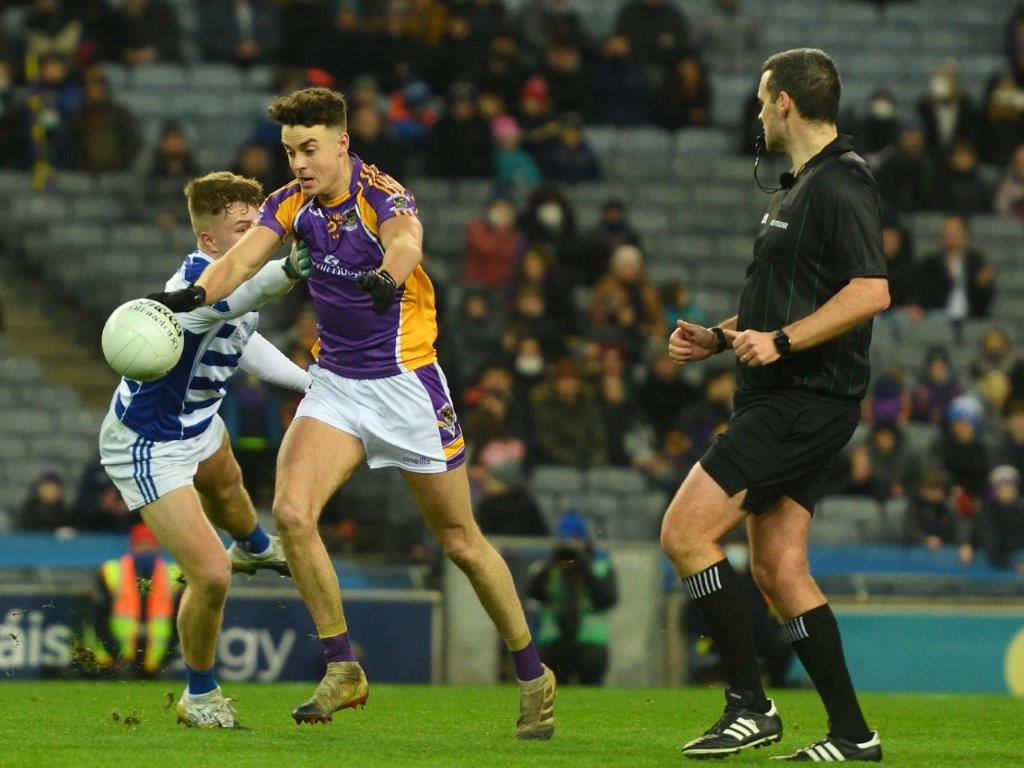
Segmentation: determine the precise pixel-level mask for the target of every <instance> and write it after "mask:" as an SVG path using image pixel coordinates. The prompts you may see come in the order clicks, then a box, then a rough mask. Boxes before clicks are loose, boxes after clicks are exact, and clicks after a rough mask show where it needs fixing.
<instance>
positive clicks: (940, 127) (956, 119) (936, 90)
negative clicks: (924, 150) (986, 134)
mask: <svg viewBox="0 0 1024 768" xmlns="http://www.w3.org/2000/svg"><path fill="white" fill-rule="evenodd" d="M917 112H918V115H919V116H920V117H921V119H922V120H923V121H924V125H925V141H926V143H927V146H928V149H929V150H930V151H931V152H932V153H933V155H934V156H936V157H942V156H944V155H946V154H948V153H949V151H950V150H951V149H952V148H953V144H954V143H955V142H956V140H957V139H968V140H970V141H972V142H973V141H975V140H976V139H977V136H976V130H977V126H976V115H975V112H974V106H973V105H972V104H971V99H970V96H969V95H968V94H967V92H966V91H965V90H963V89H962V88H961V87H960V83H959V80H958V79H957V66H956V62H955V61H949V62H946V63H945V64H943V65H941V66H939V67H938V68H937V69H936V70H935V72H934V73H933V74H932V79H931V84H930V85H929V87H928V92H927V93H925V94H924V95H923V96H922V97H921V99H920V100H919V101H918V104H917Z"/></svg>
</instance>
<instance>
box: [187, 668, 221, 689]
mask: <svg viewBox="0 0 1024 768" xmlns="http://www.w3.org/2000/svg"><path fill="white" fill-rule="evenodd" d="M185 675H186V676H187V677H188V692H189V693H190V694H191V695H192V696H200V695H202V694H204V693H209V692H210V691H212V690H213V689H214V688H216V687H217V679H216V678H215V677H214V676H213V667H210V668H209V669H208V670H206V671H205V672H200V671H198V670H195V669H192V667H190V666H189V665H188V664H186V665H185Z"/></svg>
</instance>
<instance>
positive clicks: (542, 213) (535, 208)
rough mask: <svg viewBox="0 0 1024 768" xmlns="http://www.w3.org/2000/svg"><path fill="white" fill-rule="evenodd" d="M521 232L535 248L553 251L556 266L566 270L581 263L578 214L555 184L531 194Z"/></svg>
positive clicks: (542, 186) (542, 187)
mask: <svg viewBox="0 0 1024 768" xmlns="http://www.w3.org/2000/svg"><path fill="white" fill-rule="evenodd" d="M521 229H522V231H523V234H525V235H526V239H527V241H528V242H529V243H530V245H531V246H535V245H544V246H546V247H547V248H549V249H550V251H551V256H552V259H553V260H554V263H556V264H558V265H560V266H566V267H568V266H571V265H572V264H575V263H578V259H579V257H578V255H577V249H578V248H579V246H580V243H579V238H578V236H577V233H576V214H575V213H574V212H573V209H572V206H571V205H570V203H569V200H568V199H567V198H566V196H565V194H563V193H562V191H561V190H560V189H559V188H558V187H557V186H555V185H554V184H542V185H541V186H539V187H537V188H536V189H535V190H534V191H533V194H531V195H530V199H529V200H528V201H527V203H526V212H525V213H524V214H523V217H522V226H521Z"/></svg>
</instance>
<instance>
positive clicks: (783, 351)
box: [772, 328, 793, 357]
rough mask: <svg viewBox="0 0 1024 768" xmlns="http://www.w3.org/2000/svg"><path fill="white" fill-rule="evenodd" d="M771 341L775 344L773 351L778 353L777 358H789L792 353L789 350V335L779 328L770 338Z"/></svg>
mask: <svg viewBox="0 0 1024 768" xmlns="http://www.w3.org/2000/svg"><path fill="white" fill-rule="evenodd" d="M772 341H774V342H775V351H776V352H778V353H779V357H789V355H790V353H791V352H792V351H793V350H791V349H790V348H789V334H788V333H786V332H785V331H784V330H782V329H781V328H779V330H777V331H776V332H775V335H774V336H772Z"/></svg>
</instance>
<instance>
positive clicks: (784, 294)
mask: <svg viewBox="0 0 1024 768" xmlns="http://www.w3.org/2000/svg"><path fill="white" fill-rule="evenodd" d="M840 90H841V84H840V80H839V73H838V72H837V71H836V67H835V64H834V63H833V62H832V59H831V58H829V56H828V55H827V54H826V53H824V52H822V51H820V50H816V49H809V48H801V49H796V50H791V51H785V52H783V53H778V54H775V55H774V56H772V57H770V58H769V59H768V60H767V61H765V63H764V66H763V67H762V74H761V82H760V85H759V87H758V91H757V97H758V100H759V101H760V102H761V113H760V115H759V118H760V120H761V123H762V125H763V127H764V137H763V142H764V145H765V146H766V147H767V149H768V150H770V151H774V152H782V153H785V154H787V155H789V158H790V160H791V161H792V169H791V171H790V173H787V174H783V176H782V178H781V179H780V187H779V188H778V189H777V190H774V192H773V194H772V197H771V202H770V204H769V206H768V211H767V212H766V213H765V214H764V218H763V219H762V220H761V228H760V231H759V232H758V235H757V239H756V240H755V241H754V252H753V261H752V262H751V263H750V266H749V267H748V268H747V278H746V283H745V285H744V287H743V292H742V294H741V295H740V301H739V314H738V315H736V316H734V317H731V318H729V319H728V320H726V321H724V322H722V323H721V324H719V325H718V326H717V327H714V328H702V327H700V326H695V325H692V324H689V323H685V322H683V321H678V323H677V325H678V328H676V330H675V331H674V332H673V333H672V336H671V339H670V340H669V354H670V356H671V357H672V359H673V360H674V361H675V362H676V363H678V364H679V365H683V364H685V363H691V362H694V361H697V360H703V359H704V358H707V357H709V356H711V355H713V354H715V353H717V352H723V351H725V350H726V349H727V348H731V350H732V351H733V352H734V354H735V355H736V361H737V371H738V377H737V378H738V383H739V386H738V390H737V393H736V398H735V410H734V413H733V416H732V419H731V420H730V421H729V425H728V428H727V429H726V431H725V432H724V433H722V434H721V435H720V436H719V437H718V438H717V440H716V441H715V442H714V444H713V445H712V446H711V447H710V448H709V449H708V452H707V453H706V454H705V455H704V456H703V457H702V458H701V460H700V463H699V464H697V465H696V466H694V468H693V469H692V470H691V472H690V474H689V475H688V476H687V478H686V480H685V481H683V484H682V486H681V487H680V489H679V491H678V493H677V494H676V496H675V498H674V499H673V500H672V503H671V505H669V508H668V512H667V513H666V515H665V520H664V523H663V525H662V531H661V545H662V547H663V548H664V550H665V553H666V554H667V555H668V556H669V558H670V559H671V560H672V563H673V565H674V566H675V569H676V572H677V573H678V574H679V576H680V577H681V578H682V580H683V585H684V587H685V588H686V591H687V593H688V594H689V597H690V599H692V600H695V601H696V603H697V605H698V606H699V608H700V610H701V612H702V614H703V616H704V619H705V622H706V624H707V626H708V628H709V630H710V633H711V636H712V638H713V639H714V641H715V646H716V647H717V648H718V650H719V652H720V654H721V657H722V661H723V665H724V668H725V673H726V680H727V686H728V687H727V689H726V707H725V713H724V714H723V715H722V717H721V719H720V720H719V721H718V722H717V723H716V724H715V725H714V726H712V727H711V728H710V729H709V730H708V731H707V732H706V733H705V734H704V735H703V736H701V737H699V738H696V739H694V740H693V741H690V742H689V743H687V744H686V746H684V747H683V752H684V754H686V755H687V756H690V757H721V756H723V755H729V754H734V753H736V752H739V751H740V750H742V749H746V748H748V747H755V746H761V745H765V744H770V743H772V742H775V741H778V740H779V739H780V738H781V737H782V719H781V717H780V716H779V713H778V711H777V709H776V708H775V705H774V704H773V703H772V701H771V700H770V699H768V698H767V697H766V696H765V693H764V689H763V687H762V684H761V676H760V672H759V670H758V664H757V655H756V653H755V651H754V641H753V635H752V633H751V627H750V618H749V616H748V614H747V608H746V603H745V598H744V593H743V589H742V586H741V584H740V583H739V582H738V581H737V578H736V574H735V573H734V572H733V570H732V568H731V567H730V566H729V561H728V560H726V559H725V556H724V555H723V553H722V550H721V548H720V547H719V545H718V540H719V538H721V536H722V535H724V534H725V533H726V532H727V531H729V530H730V529H732V528H733V527H734V526H735V525H736V524H737V523H739V522H740V521H741V520H743V519H744V518H746V519H747V532H748V535H749V538H750V553H751V567H752V570H753V573H754V576H755V578H756V579H757V583H758V585H759V586H760V587H761V589H762V590H763V591H764V593H765V595H766V596H767V597H768V599H769V600H770V601H771V603H772V605H774V607H775V609H776V610H777V611H778V612H779V614H780V615H781V616H782V617H783V619H784V620H785V625H784V630H785V633H786V635H787V636H788V638H789V639H790V640H791V641H792V643H793V647H794V650H795V651H796V653H797V655H798V656H799V657H800V660H801V661H802V662H803V664H804V667H805V668H806V669H807V672H808V674H810V676H811V679H812V680H813V681H814V685H815V687H816V688H817V690H818V693H819V695H820V696H821V698H822V701H823V702H824V705H825V709H826V710H827V712H828V717H829V732H828V734H827V735H826V736H825V737H824V738H823V739H822V740H821V741H819V742H816V743H815V744H812V745H810V746H808V747H805V748H802V749H800V750H798V751H797V752H795V753H793V754H792V755H789V756H787V757H786V758H785V759H788V760H799V761H807V762H832V761H837V762H838V761H841V760H869V761H877V760H881V758H882V750H881V744H880V742H879V739H878V734H877V733H875V732H873V731H871V730H870V729H869V728H868V726H867V723H866V722H865V720H864V716H863V714H862V713H861V709H860V705H859V704H858V702H857V697H856V694H855V693H854V690H853V685H852V683H851V681H850V675H849V672H848V671H847V668H846V661H845V659H844V658H843V649H842V644H841V642H840V639H839V631H838V628H837V626H836V620H835V617H834V616H833V614H832V610H831V609H830V608H829V605H828V601H827V600H826V599H825V596H824V595H823V594H822V593H821V590H819V589H818V586H817V584H816V583H815V582H814V579H813V578H811V574H810V571H809V570H808V566H807V536H808V532H809V530H810V525H811V514H812V512H813V511H814V503H815V501H816V500H817V498H818V496H819V495H820V494H821V492H822V488H823V486H824V483H825V476H826V472H827V471H828V467H829V464H830V463H831V462H832V460H833V458H834V457H835V455H836V454H837V453H838V452H839V451H840V450H841V449H842V448H843V446H844V445H846V443H847V441H848V440H849V439H850V437H851V436H852V435H853V431H854V429H855V427H856V426H857V421H858V418H859V414H860V400H861V398H863V397H864V393H865V391H866V389H867V385H868V380H869V375H870V371H869V367H868V346H869V344H870V342H871V318H872V317H873V316H874V315H875V314H877V313H878V312H881V311H882V310H884V309H885V308H886V307H888V306H889V287H888V281H887V279H886V267H885V259H884V257H883V255H882V237H881V220H880V205H881V203H880V199H879V195H878V189H877V186H876V184H875V180H874V178H873V176H872V175H871V171H870V170H869V169H868V167H867V165H866V164H865V162H864V160H863V159H862V158H861V157H860V156H859V155H857V154H856V153H855V152H854V151H853V146H852V144H851V142H850V138H849V137H847V136H838V135H837V133H836V126H835V120H836V115H837V114H838V112H839V96H840Z"/></svg>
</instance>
